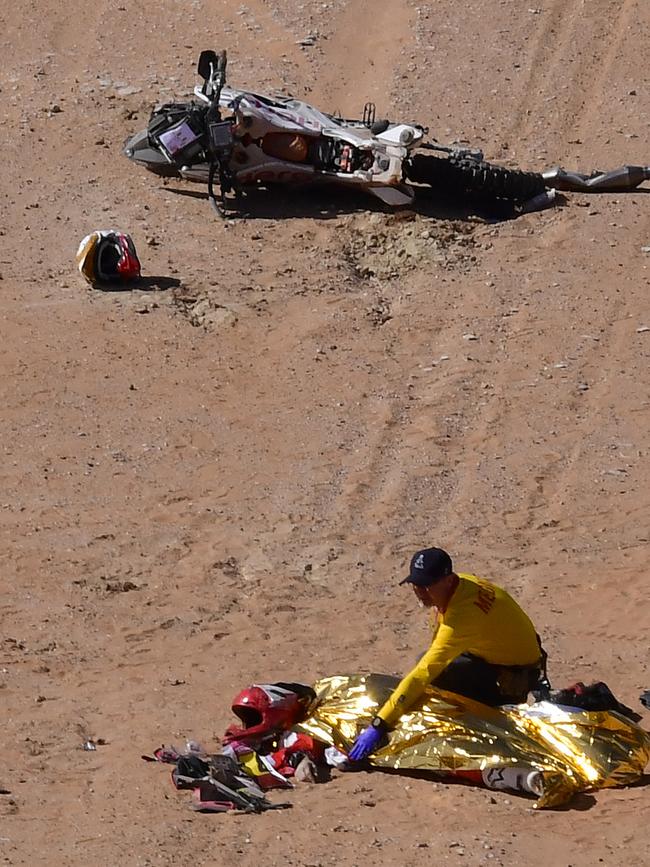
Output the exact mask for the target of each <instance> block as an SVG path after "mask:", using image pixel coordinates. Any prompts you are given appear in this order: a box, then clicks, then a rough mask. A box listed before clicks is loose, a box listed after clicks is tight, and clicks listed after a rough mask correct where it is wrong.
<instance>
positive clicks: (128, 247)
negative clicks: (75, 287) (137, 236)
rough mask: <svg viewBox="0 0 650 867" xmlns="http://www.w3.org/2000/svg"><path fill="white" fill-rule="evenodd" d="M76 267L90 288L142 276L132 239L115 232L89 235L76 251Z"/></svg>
mask: <svg viewBox="0 0 650 867" xmlns="http://www.w3.org/2000/svg"><path fill="white" fill-rule="evenodd" d="M77 266H78V268H79V271H80V272H81V273H82V274H83V276H84V277H85V278H86V280H87V281H88V282H89V283H90V285H91V286H102V285H103V284H109V283H117V282H129V281H131V280H134V279H137V278H138V277H139V276H140V261H139V260H138V254H137V253H136V251H135V244H134V243H133V238H132V237H131V236H130V235H127V234H126V232H119V231H117V230H115V229H99V230H98V231H96V232H91V233H90V235H86V237H85V238H84V239H83V240H82V241H81V243H80V244H79V249H78V250H77Z"/></svg>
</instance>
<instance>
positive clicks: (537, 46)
mask: <svg viewBox="0 0 650 867" xmlns="http://www.w3.org/2000/svg"><path fill="white" fill-rule="evenodd" d="M594 5H596V4H593V3H592V4H590V7H589V9H587V7H586V4H585V0H571V2H567V0H555V2H554V3H553V4H552V5H551V6H550V7H549V9H548V11H547V12H546V13H545V14H544V15H543V20H542V21H541V22H540V26H539V27H538V29H537V31H536V33H535V35H534V36H533V37H532V38H531V40H530V42H531V50H530V51H529V52H528V63H527V65H528V74H527V75H526V77H525V80H524V82H523V85H522V88H521V96H520V104H519V107H518V109H517V110H516V111H515V112H514V116H513V121H512V124H511V126H510V130H509V134H510V136H511V137H512V138H517V137H520V138H523V139H526V138H528V137H529V136H531V135H532V134H533V133H536V131H537V130H539V129H541V128H542V126H543V127H548V126H549V118H553V126H554V127H555V129H556V132H567V133H570V134H571V135H572V136H577V135H579V134H580V133H581V132H582V130H583V129H585V128H586V121H588V119H589V118H590V117H591V116H593V114H594V108H595V106H596V105H598V103H599V102H600V101H601V100H602V96H601V95H602V92H603V85H604V82H605V80H606V79H607V77H608V75H609V74H610V72H611V69H612V66H613V64H614V62H615V60H616V57H617V53H618V50H619V48H620V45H621V41H622V39H623V37H624V34H625V32H626V30H627V29H628V28H629V25H630V21H631V19H632V16H633V13H634V10H635V8H637V7H638V0H622V2H620V4H619V9H618V12H617V13H616V14H615V15H614V16H612V15H611V4H607V5H606V7H603V10H602V14H599V12H600V10H599V9H594V8H593V6H594ZM597 5H598V6H601V5H602V4H600V3H598V4H597ZM612 20H613V21H614V26H612Z"/></svg>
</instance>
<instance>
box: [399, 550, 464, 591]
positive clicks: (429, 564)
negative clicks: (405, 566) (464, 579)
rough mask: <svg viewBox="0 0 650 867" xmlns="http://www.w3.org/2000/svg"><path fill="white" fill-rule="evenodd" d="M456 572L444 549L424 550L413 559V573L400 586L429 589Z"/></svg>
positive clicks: (418, 552) (417, 552)
mask: <svg viewBox="0 0 650 867" xmlns="http://www.w3.org/2000/svg"><path fill="white" fill-rule="evenodd" d="M453 571H454V568H453V565H452V562H451V557H450V556H449V554H448V553H447V552H446V551H443V550H442V548H423V549H422V550H421V551H416V553H415V554H414V555H413V556H412V557H411V571H410V572H409V574H408V575H407V576H406V578H404V580H403V581H400V582H399V583H400V584H415V586H416V587H428V585H429V584H433V583H434V582H436V581H438V580H439V579H440V578H444V577H445V575H451V573H452V572H453Z"/></svg>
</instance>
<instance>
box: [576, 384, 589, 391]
mask: <svg viewBox="0 0 650 867" xmlns="http://www.w3.org/2000/svg"><path fill="white" fill-rule="evenodd" d="M578 391H589V385H588V383H586V382H579V383H578Z"/></svg>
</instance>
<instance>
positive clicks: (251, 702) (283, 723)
mask: <svg viewBox="0 0 650 867" xmlns="http://www.w3.org/2000/svg"><path fill="white" fill-rule="evenodd" d="M315 697H316V696H315V693H314V691H313V690H312V689H311V687H309V686H306V685H305V684H302V683H263V684H253V686H249V687H247V688H246V689H243V690H242V691H241V692H240V693H239V694H238V695H236V696H235V698H234V700H233V703H232V710H233V713H234V714H235V716H237V717H239V719H240V720H241V721H242V723H243V726H234V725H231V726H229V727H228V729H227V730H226V734H225V736H224V741H225V743H230V742H231V741H245V742H246V743H248V744H251V745H253V744H255V743H259V742H261V741H262V740H264V739H265V738H267V737H271V736H272V735H274V734H278V733H279V732H283V731H288V730H289V729H290V728H292V726H294V725H295V724H296V723H297V722H299V721H300V720H303V719H305V717H306V716H307V714H308V712H309V709H310V708H311V706H312V703H313V701H314V699H315Z"/></svg>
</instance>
